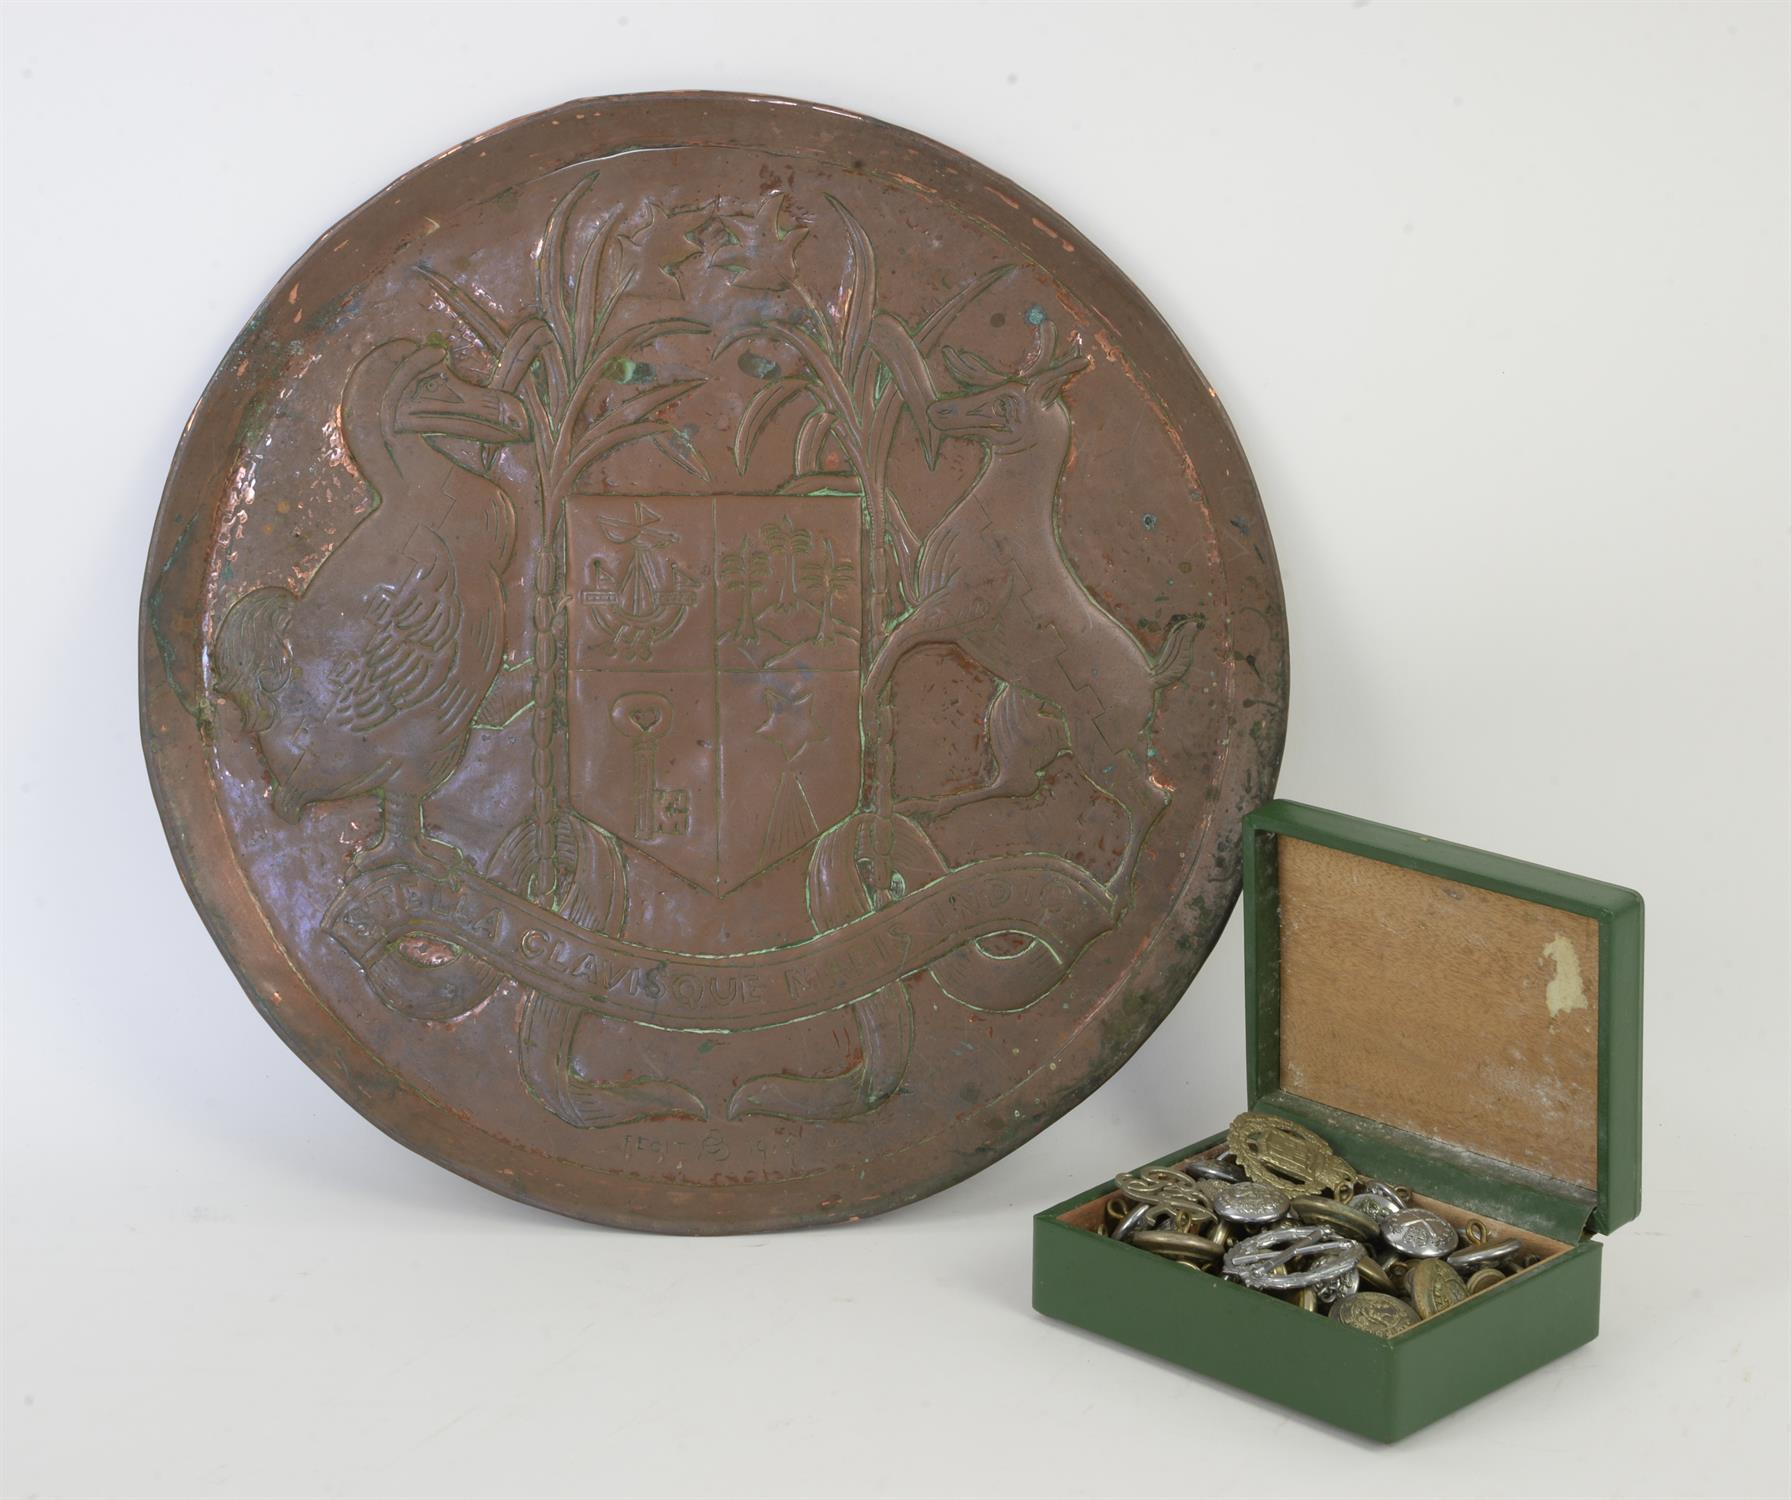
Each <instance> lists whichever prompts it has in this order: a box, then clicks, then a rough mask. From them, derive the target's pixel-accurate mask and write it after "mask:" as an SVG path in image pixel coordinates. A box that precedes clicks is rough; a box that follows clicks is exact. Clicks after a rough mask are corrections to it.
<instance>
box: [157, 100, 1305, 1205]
mask: <svg viewBox="0 0 1791 1500" xmlns="http://www.w3.org/2000/svg"><path fill="white" fill-rule="evenodd" d="M1120 211H1121V206H1120V205H1115V212H1116V213H1117V212H1120ZM142 685H143V733H144V740H145V744H146V747H147V752H148V758H149V767H150V773H151V778H152V780H153V781H154V784H155V790H156V796H157V798H158V800H159V802H160V804H161V809H162V815H163V818H164V821H165V823H166V826H167V830H168V836H169V839H170V841H171V843H172V845H173V848H174V852H175V857H176V859H177V860H178V862H179V865H180V868H181V871H182V873H183V875H184V876H185V878H186V881H187V884H188V886H189V887H190V889H191V890H192V893H193V897H194V900H195V901H196V902H197V904H198V906H199V910H200V911H201V913H202V914H203V915H204V917H205V920H206V922H207V923H208V924H209V926H210V928H211V931H212V933H213V935H214V937H215V938H216V939H217V941H218V944H219V946H220V947H222V949H223V950H224V952H225V954H226V955H227V957H228V958H229V960H230V962H231V964H232V966H233V967H234V968H235V970H236V972H237V974H238V975H239V977H240V978H241V980H242V982H243V984H244V986H245V988H247V990H248V991H249V994H250V995H251V997H252V998H253V999H254V1001H255V1003H256V1005H257V1006H258V1007H259V1008H260V1009H261V1012H262V1014H263V1015H265V1016H266V1017H267V1019H268V1021H269V1022H270V1023H271V1024H272V1025H273V1026H274V1028H275V1029H276V1030H277V1031H278V1032H279V1033H280V1035H281V1036H282V1037H283V1038H284V1039H285V1041H286V1042H287V1044H288V1045H289V1046H291V1047H292V1048H293V1049H294V1050H295V1051H296V1052H297V1053H298V1054H299V1056H300V1057H302V1058H303V1059H304V1060H305V1061H306V1062H307V1063H308V1064H309V1065H310V1066H311V1067H312V1068H314V1069H315V1070H316V1071H317V1072H318V1073H319V1074H320V1075H321V1076H322V1077H323V1078H324V1079H326V1080H327V1081H328V1082H329V1084H330V1085H331V1086H332V1087H333V1088H335V1089H336V1090H337V1092H338V1093H340V1094H341V1095H342V1096H343V1097H344V1098H346V1099H347V1100H348V1101H349V1102H350V1103H351V1104H353V1105H354V1106H355V1108H357V1109H358V1110H360V1111H361V1112H362V1113H363V1114H364V1115H366V1116H367V1117H368V1118H369V1119H371V1120H372V1121H374V1122H375V1123H376V1124H377V1125H379V1126H380V1127H381V1128H382V1129H384V1130H386V1131H388V1132H389V1133H390V1134H392V1135H393V1136H395V1137H397V1138H398V1139H399V1140H401V1141H403V1142H404V1143H405V1144H406V1145H408V1146H410V1147H412V1148H413V1149H415V1150H417V1151H419V1152H421V1153H422V1154H423V1155H425V1156H428V1157H430V1158H431V1159H433V1160H435V1161H437V1162H440V1163H441V1164H442V1165H443V1166H446V1167H449V1168H451V1169H452V1170H454V1171H456V1172H459V1173H461V1174H463V1175H464V1176H466V1177H469V1178H471V1179H473V1180H474V1181H475V1182H479V1183H483V1184H484V1185H485V1186H487V1187H490V1188H493V1189H495V1190H497V1191H498V1192H502V1193H507V1194H510V1195H511V1196H513V1197H516V1198H519V1199H522V1200H524V1201H526V1202H529V1203H535V1204H539V1205H541V1206H542V1207H545V1208H551V1209H555V1210H558V1211H560V1212H562V1213H568V1214H574V1215H578V1216H580V1217H583V1218H588V1219H594V1220H599V1221H602V1222H605V1223H612V1224H622V1225H629V1226H634V1227H639V1228H648V1229H660V1230H678V1231H697V1232H701V1231H722V1230H734V1231H740V1230H762V1229H774V1228H782V1227H787V1226H791V1225H800V1224H816V1223H822V1222H825V1221H828V1220H835V1219H846V1218H856V1217H859V1216H862V1215H865V1214H870V1213H876V1212H879V1211H881V1210H884V1209H888V1208H892V1207H895V1206H897V1205H899V1204H902V1203H906V1202H909V1201H912V1200H913V1199H915V1198H918V1197H921V1196H922V1195H924V1194H927V1193H930V1192H934V1191H936V1190H937V1189H939V1188H941V1187H944V1186H946V1185H947V1184H949V1183H952V1182H956V1181H958V1180H959V1179H960V1178H963V1177H966V1176H968V1175H969V1174H970V1173H972V1172H974V1171H976V1170H977V1169H978V1168H980V1167H983V1166H986V1165H987V1164H988V1163H990V1162H992V1161H994V1160H995V1159H996V1158H997V1157H999V1156H1001V1155H1002V1154H1003V1153H1004V1152H1007V1151H1010V1150H1012V1149H1013V1148H1014V1147H1015V1146H1017V1145H1019V1144H1020V1143H1021V1142H1022V1141H1024V1140H1026V1139H1027V1138H1028V1137H1029V1136H1031V1135H1033V1134H1034V1133H1035V1132H1037V1131H1038V1130H1040V1129H1041V1128H1043V1127H1044V1126H1045V1125H1046V1124H1048V1123H1049V1122H1050V1121H1052V1120H1054V1119H1055V1118H1057V1117H1058V1116H1059V1115H1061V1114H1062V1113H1063V1112H1064V1111H1065V1110H1067V1109H1069V1108H1070V1106H1071V1105H1073V1104H1075V1103H1076V1102H1077V1101H1078V1100H1080V1099H1082V1098H1083V1097H1084V1096H1086V1095H1087V1094H1088V1093H1089V1092H1090V1091H1091V1090H1092V1089H1094V1088H1095V1087H1096V1085H1098V1084H1099V1083H1100V1082H1101V1081H1102V1080H1103V1079H1105V1078H1106V1077H1107V1076H1108V1075H1109V1074H1111V1073H1112V1072H1113V1071H1114V1069H1115V1068H1117V1067H1118V1066H1119V1065H1120V1063H1122V1062H1123V1061H1124V1060H1125V1059H1126V1057H1127V1056H1128V1055H1130V1053H1131V1052H1132V1051H1133V1049H1135V1048H1136V1047H1137V1046H1138V1044H1139V1043H1140V1042H1141V1041H1142V1040H1143V1039H1144V1037H1145V1036H1146V1035H1147V1034H1148V1033H1149V1032H1150V1030H1151V1029H1152V1028H1153V1027H1154V1026H1155V1025H1156V1024H1157V1023H1158V1022H1159V1021H1160V1020H1162V1018H1163V1016H1164V1014H1165V1013H1166V1012H1167V1011H1168V1010H1169V1008H1170V1007H1171V1006H1172V1005H1173V1004H1174V1003H1175V1001H1176V1000H1177V998H1178V997H1179V996H1180V995H1181V993H1182V991H1183V990H1184V988H1185V987H1186V986H1187V983H1188V981H1189V979H1190V978H1191V977H1192V976H1193V974H1194V971H1195V970H1196V969H1197V968H1198V966H1199V964H1200V962H1201V960H1202V959H1203V958H1204V956H1205V955H1206V953H1207V951H1208V949H1209V948H1210V947H1211V945H1212V943H1213V941H1214V939H1215V938H1216V936H1217V935H1218V932H1219V929H1220V927H1221V926H1222V925H1223V923H1224V921H1225V918H1226V914H1227V913H1228V912H1229V911H1230V909H1231V905H1232V902H1233V900H1234V898H1235V897H1236V895H1237V892H1238V881H1239V853H1240V851H1239V846H1238V830H1239V821H1240V818H1241V815H1242V813H1243V812H1244V810H1245V809H1247V808H1248V807H1250V806H1252V805H1254V804H1255V803H1256V802H1258V801H1260V800H1261V799H1263V798H1264V797H1266V796H1267V795H1268V794H1269V792H1270V790H1271V786H1272V783H1273V780H1274V773H1275V767H1276V763H1277V760H1278V758H1279V754H1280V747H1281V737H1282V725H1283V721H1284V715H1285V710H1286V701H1287V667H1286V635H1285V627H1284V620H1283V614H1282V608H1281V592H1280V582H1279V578H1278V575H1277V573H1276V569H1275V561H1274V554H1273V551H1272V549H1271V546H1270V542H1269V534H1268V529H1267V527H1266V526H1265V524H1264V521H1263V515H1262V510H1261V507H1260V504H1259V502H1258V499H1257V494H1256V490H1255V488H1254V486H1253V484H1252V482H1251V479H1250V474H1249V470H1248V468H1247V467H1246V465H1245V463H1244V459H1243V455H1242V454H1241V453H1240V452H1239V450H1238V445H1237V440H1236V438H1235V436H1234V434H1233V433H1232V431H1231V429H1230V427H1229V426H1228V425H1227V423H1226V421H1225V417H1224V414H1223V413H1222V411H1221V410H1220V407H1219V404H1218V401H1217V400H1216V398H1215V397H1214V395H1213V393H1212V391H1211V390H1210V389H1209V388H1208V386H1207V384H1206V381H1205V380H1204V379H1203V378H1202V377H1201V375H1200V372H1199V371H1198V370H1196V369H1195V368H1194V366H1193V365H1192V364H1191V363H1190V362H1189V360H1188V357H1187V355H1186V354H1185V353H1184V352H1183V350H1182V348H1181V346H1180V345H1179V344H1178V343H1177V342H1176V339H1175V336H1174V335H1173V334H1172V333H1171V332H1170V331H1169V329H1168V328H1166V327H1165V326H1164V324H1163V322H1162V320H1161V319H1160V318H1159V317H1158V316H1157V315H1156V313H1155V312H1154V311H1153V310H1152V309H1151V307H1150V306H1149V304H1148V303H1147V302H1146V301H1145V300H1144V298H1143V297H1142V296H1141V295H1140V294H1139V292H1138V290H1137V289H1136V288H1135V287H1133V286H1132V284H1131V283H1130V282H1129V281H1127V280H1126V279H1125V277H1124V276H1123V275H1121V274H1120V272H1119V271H1117V270H1116V269H1115V268H1114V267H1113V265H1112V264H1111V263H1110V262H1109V261H1108V260H1107V259H1106V257H1105V256H1103V255H1102V254H1101V253H1100V252H1099V251H1098V250H1095V249H1094V248H1093V247H1092V246H1091V245H1089V243H1088V241H1087V240H1086V239H1085V238H1084V237H1083V235H1082V234H1081V233H1080V232H1078V231H1077V230H1075V229H1073V228H1072V227H1071V226H1070V225H1068V224H1066V223H1065V222H1064V221H1063V220H1062V219H1060V218H1059V217H1058V216H1057V215H1056V214H1054V213H1052V212H1051V210H1050V209H1048V208H1046V207H1045V206H1044V205H1043V204H1041V203H1039V202H1038V201H1037V200H1036V199H1034V198H1032V197H1031V196H1029V195H1028V194H1027V193H1025V192H1024V191H1022V190H1021V189H1020V188H1018V187H1016V186H1015V185H1014V184H1013V183H1011V182H1007V181H1006V180H1004V179H1002V178H1000V177H998V176H996V175H995V174H994V173H992V172H990V171H988V170H987V169H985V168H983V167H980V166H978V165H977V164H976V163H975V162H972V161H969V160H966V159H965V158H964V157H962V156H959V155H957V154H956V153H955V152H952V151H949V150H947V149H946V148H945V147H943V146H939V145H937V144H935V143H933V142H931V141H928V140H925V139H923V138H921V137H919V136H916V135H912V134H910V133H909V132H907V131H904V130H899V129H896V128H894V127H892V126H889V125H884V124H880V123H878V122H876V121H874V120H867V119H864V118H862V117H860V116H856V115H852V114H849V113H846V112H844V111H841V110H837V109H824V108H821V107H819V106H816V105H809V104H799V103H793V102H790V101H786V100H774V99H760V98H749V97H738V96H731V95H700V94H699V95H658V96H640V97H630V98H615V99H595V100H587V101H585V102H582V103H576V104H568V105H566V106H564V107H562V108H560V109H556V110H551V111H549V112H547V113H545V114H540V115H535V116H532V117H531V118H529V119H525V120H520V121H517V122H516V123H514V124H511V125H507V126H505V127H503V128H502V129H499V130H496V131H494V132H492V133H491V134H490V135H486V136H481V137H479V138H478V139H476V140H473V141H469V142H467V143H466V144H465V145H464V146H459V147H456V148H455V149H454V150H452V151H449V152H447V153H446V154H445V155H443V156H441V157H438V158H437V159H436V160H434V161H432V162H430V163H428V164H427V165H425V166H423V167H419V168H418V169H417V170H416V171H415V172H412V173H411V174H410V175H409V176H407V177H405V178H403V179H401V180H400V181H398V182H396V183H394V184H393V185H392V186H391V187H389V188H387V189H386V190H385V191H384V192H382V193H380V194H379V195H378V196H377V197H376V198H374V199H373V200H372V201H370V202H369V203H366V204H365V205H363V206H362V207H361V208H359V209H357V210H356V211H355V212H354V213H352V214H350V215H349V216H348V218H346V219H344V220H343V221H342V222H341V223H340V224H338V225H337V226H336V227H335V228H334V229H332V230H330V231H329V233H327V234H326V235H325V236H324V237H323V238H322V239H320V240H319V241H318V242H317V243H316V245H314V246H313V247H312V248H311V249H310V250H309V251H308V252H307V253H306V254H305V256H304V257H303V258H302V259H301V260H300V261H299V263H298V264H297V265H296V266H295V267H294V268H293V269H292V271H291V272H290V273H289V274H288V275H287V276H286V277H285V278H284V279H283V280H282V281H281V282H280V284H279V285H278V286H277V287H275V288H274V290H273V292H272V294H271V295H270V296H269V297H268V299H267V301H266V303H265V304H264V305H263V306H262V308H261V309H260V311H258V312H257V313H256V314H255V316H254V318H253V319H251V320H250V322H249V325H248V327H247V328H246V329H244V331H243V333H242V336H241V338H240V339H238V341H237V343H236V345H235V346H234V347H233V348H232V349H231V351H230V353H229V354H228V355H227V356H226V358H225V360H224V362H223V364H222V366H221V367H220V368H219V370H218V373H217V375H216V376H215V377H214V378H213V379H212V382H211V384H210V386H209V387H208V388H207V389H206V391H205V394H204V396H203V398H202V399H201V400H200V402H199V406H198V408H197V410H196V411H195V412H194V414H193V418H192V421H191V422H190V423H189V424H188V427H187V431H186V435H185V437H184V438H183V440H182V442H181V444H180V449H179V452H178V453H177V454H176V456H175V460H174V467H173V471H172V472H171V474H170V475H169V478H168V486H167V490H166V493H165V494H164V496H163V499H162V508H161V514H160V516H159V518H158V520H157V523H156V531H155V538H154V541H153V543H152V545H151V549H150V555H149V566H148V573H147V577H146V580H145V589H144V607H143V628H142Z"/></svg>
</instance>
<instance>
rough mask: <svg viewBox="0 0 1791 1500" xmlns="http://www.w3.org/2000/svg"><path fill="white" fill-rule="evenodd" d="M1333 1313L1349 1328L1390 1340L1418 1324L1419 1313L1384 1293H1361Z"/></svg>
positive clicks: (1348, 1298) (1343, 1301) (1340, 1303)
mask: <svg viewBox="0 0 1791 1500" xmlns="http://www.w3.org/2000/svg"><path fill="white" fill-rule="evenodd" d="M1331 1316H1332V1317H1333V1318H1335V1319H1336V1320H1337V1321H1338V1322H1339V1323H1342V1324H1344V1325H1345V1326H1346V1327H1349V1328H1356V1329H1360V1330H1361V1331H1362V1332H1363V1333H1372V1334H1373V1335H1374V1336H1375V1337H1376V1338H1383V1339H1390V1338H1392V1337H1393V1336H1394V1335H1395V1334H1399V1333H1404V1332H1405V1331H1406V1329H1408V1328H1416V1327H1417V1326H1418V1314H1417V1313H1416V1312H1415V1311H1414V1310H1413V1309H1412V1308H1410V1307H1408V1306H1407V1305H1406V1304H1405V1303H1403V1302H1401V1301H1400V1300H1399V1299H1398V1298H1397V1297H1389V1296H1388V1295H1387V1294H1386V1293H1384V1292H1357V1293H1356V1294H1355V1296H1353V1297H1345V1298H1343V1299H1342V1300H1340V1301H1339V1302H1337V1303H1335V1304H1334V1305H1333V1306H1332V1308H1331Z"/></svg>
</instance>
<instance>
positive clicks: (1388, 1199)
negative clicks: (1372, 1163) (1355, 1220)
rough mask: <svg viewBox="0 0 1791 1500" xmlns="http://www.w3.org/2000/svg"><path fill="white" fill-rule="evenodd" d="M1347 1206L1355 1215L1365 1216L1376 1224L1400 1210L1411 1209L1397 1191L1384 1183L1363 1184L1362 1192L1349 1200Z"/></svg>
mask: <svg viewBox="0 0 1791 1500" xmlns="http://www.w3.org/2000/svg"><path fill="white" fill-rule="evenodd" d="M1349 1206H1350V1207H1351V1208H1353V1209H1355V1211H1356V1212H1357V1213H1360V1214H1367V1215H1368V1216H1369V1217H1370V1218H1372V1219H1373V1220H1375V1222H1376V1223H1379V1222H1380V1221H1381V1220H1382V1219H1385V1218H1387V1217H1388V1216H1389V1215H1391V1214H1396V1213H1398V1212H1399V1211H1400V1210H1401V1209H1404V1208H1410V1207H1411V1205H1410V1203H1408V1202H1407V1201H1406V1199H1405V1198H1402V1197H1401V1196H1400V1193H1399V1189H1397V1188H1396V1187H1394V1186H1392V1185H1391V1184H1390V1183H1385V1182H1369V1183H1365V1184H1364V1185H1363V1187H1362V1191H1361V1192H1359V1193H1357V1194H1356V1195H1355V1196H1354V1197H1352V1198H1351V1199H1350V1200H1349Z"/></svg>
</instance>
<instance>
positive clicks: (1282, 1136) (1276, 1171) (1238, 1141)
mask: <svg viewBox="0 0 1791 1500" xmlns="http://www.w3.org/2000/svg"><path fill="white" fill-rule="evenodd" d="M1225 1140H1226V1144H1227V1145H1228V1146H1230V1148H1231V1150H1232V1153H1233V1154H1234V1155H1235V1156H1236V1157H1237V1159H1238V1163H1239V1165H1241V1166H1242V1167H1243V1169H1244V1173H1245V1175H1246V1176H1247V1177H1249V1178H1250V1179H1251V1181H1253V1182H1266V1183H1269V1184H1271V1185H1272V1186H1275V1187H1278V1188H1281V1189H1283V1190H1284V1191H1285V1192H1288V1193H1291V1194H1296V1195H1300V1196H1305V1195H1310V1194H1316V1193H1329V1194H1331V1195H1332V1196H1334V1197H1342V1196H1344V1195H1345V1194H1347V1193H1349V1191H1350V1190H1351V1189H1352V1188H1353V1187H1354V1186H1355V1185H1356V1182H1357V1177H1356V1170H1355V1168H1354V1167H1352V1166H1351V1165H1350V1164H1349V1163H1348V1162H1346V1161H1345V1160H1344V1159H1343V1158H1342V1157H1341V1156H1339V1155H1338V1154H1337V1153H1336V1152H1335V1151H1333V1150H1332V1149H1331V1148H1330V1146H1329V1145H1327V1144H1326V1143H1325V1141H1324V1139H1323V1138H1322V1137H1321V1136H1319V1135H1317V1134H1316V1133H1314V1132H1313V1131H1310V1130H1308V1129H1307V1128H1306V1127H1305V1126H1304V1125H1296V1124H1294V1123H1293V1122H1292V1121H1291V1120H1283V1119H1281V1118H1279V1117H1278V1116H1275V1115H1265V1114H1257V1113H1254V1112H1248V1113H1245V1114H1241V1115H1239V1116H1238V1117H1237V1118H1236V1119H1235V1120H1233V1121H1232V1122H1231V1129H1230V1130H1229V1131H1227V1132H1226V1136H1225Z"/></svg>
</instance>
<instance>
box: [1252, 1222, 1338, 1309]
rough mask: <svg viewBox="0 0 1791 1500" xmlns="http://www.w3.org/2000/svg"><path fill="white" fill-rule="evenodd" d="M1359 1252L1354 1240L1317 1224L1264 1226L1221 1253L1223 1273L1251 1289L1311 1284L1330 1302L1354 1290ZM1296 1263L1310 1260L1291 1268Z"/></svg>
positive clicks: (1289, 1288)
mask: <svg viewBox="0 0 1791 1500" xmlns="http://www.w3.org/2000/svg"><path fill="white" fill-rule="evenodd" d="M1361 1250H1362V1247H1361V1246H1360V1245H1358V1244H1357V1243H1356V1242H1355V1241H1354V1240H1350V1239H1346V1238H1344V1237H1343V1236H1342V1235H1340V1234H1338V1233H1337V1232H1336V1231H1335V1230H1331V1229H1327V1228H1325V1227H1323V1226H1322V1225H1309V1226H1308V1225H1290V1226H1284V1227H1281V1228H1277V1229H1265V1230H1264V1231H1263V1232H1262V1233H1261V1234H1257V1235H1252V1236H1251V1237H1250V1238H1248V1239H1246V1240H1242V1241H1240V1242H1239V1243H1237V1244H1235V1245H1233V1246H1232V1247H1231V1248H1230V1249H1229V1250H1227V1251H1226V1252H1225V1273H1226V1275H1228V1276H1234V1277H1236V1278H1237V1279H1238V1280H1239V1281H1241V1282H1243V1284H1244V1285H1245V1286H1247V1287H1253V1288H1255V1289H1256V1290H1257V1291H1275V1292H1281V1291H1298V1290H1300V1289H1301V1288H1303V1287H1313V1288H1316V1290H1317V1291H1318V1294H1319V1296H1320V1297H1321V1298H1323V1299H1324V1300H1325V1301H1326V1302H1330V1301H1332V1300H1334V1299H1335V1298H1337V1297H1341V1296H1347V1295H1349V1294H1351V1293H1353V1292H1354V1291H1355V1290H1356V1289H1357V1286H1358V1285H1359V1277H1358V1274H1357V1271H1356V1261H1357V1259H1358V1258H1359V1256H1360V1255H1361ZM1301 1261H1307V1262H1310V1264H1308V1265H1304V1266H1300V1267H1298V1268H1296V1264H1295V1263H1296V1262H1301Z"/></svg>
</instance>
